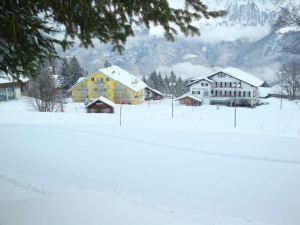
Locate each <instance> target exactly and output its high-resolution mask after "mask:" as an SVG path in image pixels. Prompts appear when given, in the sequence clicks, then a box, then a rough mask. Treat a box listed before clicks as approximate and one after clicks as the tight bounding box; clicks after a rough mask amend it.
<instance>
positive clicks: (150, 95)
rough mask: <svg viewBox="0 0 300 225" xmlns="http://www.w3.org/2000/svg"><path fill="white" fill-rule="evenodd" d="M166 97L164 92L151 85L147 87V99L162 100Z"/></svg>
mask: <svg viewBox="0 0 300 225" xmlns="http://www.w3.org/2000/svg"><path fill="white" fill-rule="evenodd" d="M163 98H164V95H163V93H161V92H160V91H158V90H155V89H153V88H150V87H146V88H145V100H146V101H150V100H161V99H163Z"/></svg>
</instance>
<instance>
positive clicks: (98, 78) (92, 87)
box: [68, 66, 147, 105]
mask: <svg viewBox="0 0 300 225" xmlns="http://www.w3.org/2000/svg"><path fill="white" fill-rule="evenodd" d="M145 87H147V85H146V84H145V83H144V82H143V81H141V80H140V79H138V78H137V77H135V76H134V75H132V74H130V73H128V72H127V71H125V70H123V69H122V68H120V67H118V66H110V67H107V68H103V69H100V70H99V71H97V72H96V73H93V74H91V75H89V76H87V77H85V78H84V79H80V80H79V81H78V82H77V83H76V84H75V85H73V86H72V87H71V88H70V89H69V91H68V92H70V93H71V97H72V99H73V101H74V102H83V101H85V100H86V99H89V100H92V99H96V98H99V97H100V96H104V97H105V98H107V99H109V100H111V101H113V102H115V103H124V104H133V105H136V104H140V103H142V102H144V99H145V94H144V90H145Z"/></svg>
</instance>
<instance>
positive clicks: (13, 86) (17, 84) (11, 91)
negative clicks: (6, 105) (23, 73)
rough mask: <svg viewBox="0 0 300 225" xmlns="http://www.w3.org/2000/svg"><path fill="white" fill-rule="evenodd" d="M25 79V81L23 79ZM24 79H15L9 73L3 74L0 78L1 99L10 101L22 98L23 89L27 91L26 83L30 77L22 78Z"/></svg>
mask: <svg viewBox="0 0 300 225" xmlns="http://www.w3.org/2000/svg"><path fill="white" fill-rule="evenodd" d="M22 80H23V81H22ZM22 80H19V81H15V80H14V79H13V78H12V77H11V76H9V75H5V74H4V75H1V78H0V101H9V100H14V99H20V98H21V96H22V90H23V91H24V92H25V91H26V84H27V82H28V80H29V79H26V78H22Z"/></svg>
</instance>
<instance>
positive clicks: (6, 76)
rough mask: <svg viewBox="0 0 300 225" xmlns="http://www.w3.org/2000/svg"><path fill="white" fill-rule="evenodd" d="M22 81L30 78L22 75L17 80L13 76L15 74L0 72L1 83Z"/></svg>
mask: <svg viewBox="0 0 300 225" xmlns="http://www.w3.org/2000/svg"><path fill="white" fill-rule="evenodd" d="M18 81H21V82H23V83H25V82H27V81H29V78H27V77H24V76H20V77H19V80H16V79H14V78H13V76H11V75H10V74H6V73H3V72H2V73H0V84H5V83H13V82H18Z"/></svg>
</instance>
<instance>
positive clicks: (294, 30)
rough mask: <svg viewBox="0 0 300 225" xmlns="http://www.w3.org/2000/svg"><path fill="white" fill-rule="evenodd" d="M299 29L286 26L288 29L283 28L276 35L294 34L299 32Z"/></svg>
mask: <svg viewBox="0 0 300 225" xmlns="http://www.w3.org/2000/svg"><path fill="white" fill-rule="evenodd" d="M299 31H300V29H299V27H298V26H288V27H283V28H280V29H279V30H278V31H277V33H278V34H288V33H295V32H299Z"/></svg>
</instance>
